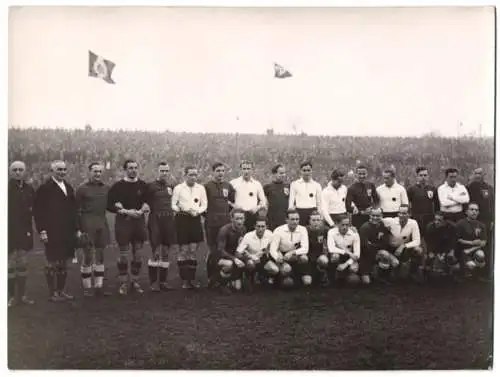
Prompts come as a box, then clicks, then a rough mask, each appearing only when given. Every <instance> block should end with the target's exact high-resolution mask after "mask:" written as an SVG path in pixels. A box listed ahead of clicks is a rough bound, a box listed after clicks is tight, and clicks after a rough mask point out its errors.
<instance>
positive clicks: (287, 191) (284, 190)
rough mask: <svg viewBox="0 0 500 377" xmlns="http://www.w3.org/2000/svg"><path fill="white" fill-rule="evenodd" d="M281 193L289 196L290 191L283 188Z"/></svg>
mask: <svg viewBox="0 0 500 377" xmlns="http://www.w3.org/2000/svg"><path fill="white" fill-rule="evenodd" d="M283 192H284V193H285V195H286V196H288V195H290V190H289V189H288V187H284V188H283Z"/></svg>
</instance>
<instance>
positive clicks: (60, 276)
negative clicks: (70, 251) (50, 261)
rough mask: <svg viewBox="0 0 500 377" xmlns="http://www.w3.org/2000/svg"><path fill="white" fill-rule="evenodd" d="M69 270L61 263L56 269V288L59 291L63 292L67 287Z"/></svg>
mask: <svg viewBox="0 0 500 377" xmlns="http://www.w3.org/2000/svg"><path fill="white" fill-rule="evenodd" d="M67 276H68V272H67V271H66V266H65V265H64V264H62V263H61V264H59V265H58V266H57V271H56V290H57V292H63V291H64V288H65V287H66V277H67Z"/></svg>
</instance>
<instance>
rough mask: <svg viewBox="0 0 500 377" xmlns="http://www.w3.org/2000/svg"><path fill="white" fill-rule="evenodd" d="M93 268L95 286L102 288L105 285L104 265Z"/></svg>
mask: <svg viewBox="0 0 500 377" xmlns="http://www.w3.org/2000/svg"><path fill="white" fill-rule="evenodd" d="M92 268H93V270H94V286H95V287H96V288H102V286H103V284H104V264H94V265H93V266H92Z"/></svg>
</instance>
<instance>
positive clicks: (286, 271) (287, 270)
mask: <svg viewBox="0 0 500 377" xmlns="http://www.w3.org/2000/svg"><path fill="white" fill-rule="evenodd" d="M280 274H281V276H290V275H291V274H292V266H290V265H289V264H288V263H286V262H285V263H283V264H282V265H281V267H280Z"/></svg>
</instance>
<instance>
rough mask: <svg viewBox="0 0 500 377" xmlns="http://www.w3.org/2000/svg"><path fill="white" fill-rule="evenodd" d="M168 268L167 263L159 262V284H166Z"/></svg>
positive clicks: (168, 264)
mask: <svg viewBox="0 0 500 377" xmlns="http://www.w3.org/2000/svg"><path fill="white" fill-rule="evenodd" d="M169 267H170V263H169V262H167V261H160V262H159V269H160V276H159V277H160V284H163V283H166V282H167V278H168V268H169Z"/></svg>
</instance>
